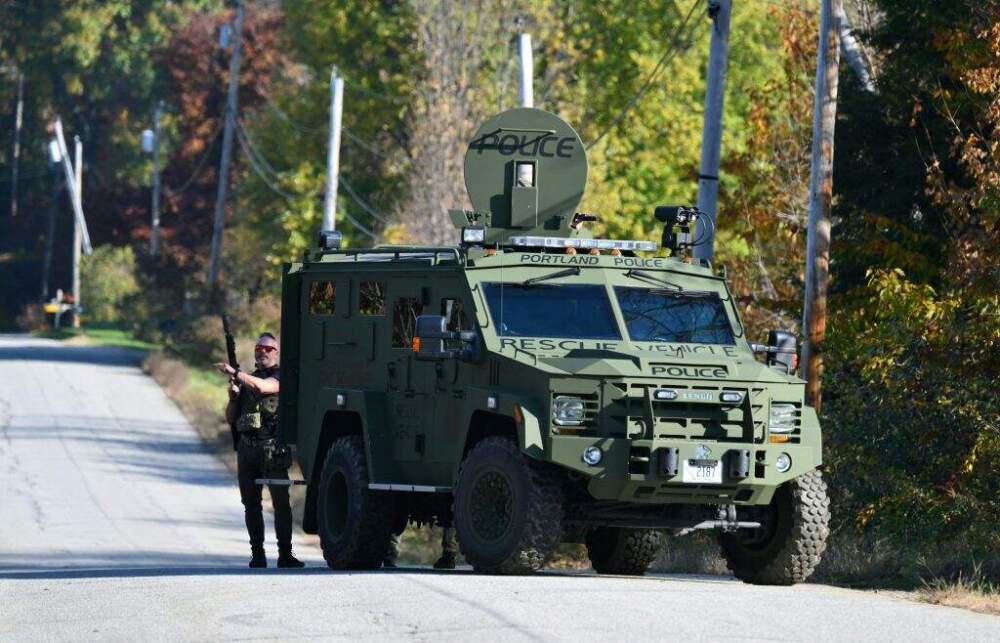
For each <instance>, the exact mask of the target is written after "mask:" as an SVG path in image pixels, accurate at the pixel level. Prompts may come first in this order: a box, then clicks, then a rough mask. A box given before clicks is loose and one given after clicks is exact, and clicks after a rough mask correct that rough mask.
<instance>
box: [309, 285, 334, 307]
mask: <svg viewBox="0 0 1000 643" xmlns="http://www.w3.org/2000/svg"><path fill="white" fill-rule="evenodd" d="M336 294H337V284H335V283H334V282H332V281H314V282H312V285H311V286H310V287H309V312H310V313H312V314H313V315H332V314H333V312H334V308H335V306H334V304H335V302H336Z"/></svg>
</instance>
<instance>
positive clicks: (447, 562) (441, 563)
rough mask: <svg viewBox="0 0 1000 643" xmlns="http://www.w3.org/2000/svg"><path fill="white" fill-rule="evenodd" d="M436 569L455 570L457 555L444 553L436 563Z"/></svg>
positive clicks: (448, 552)
mask: <svg viewBox="0 0 1000 643" xmlns="http://www.w3.org/2000/svg"><path fill="white" fill-rule="evenodd" d="M434 569H455V554H454V553H453V552H450V551H446V552H444V553H442V554H441V558H438V559H437V562H436V563H434Z"/></svg>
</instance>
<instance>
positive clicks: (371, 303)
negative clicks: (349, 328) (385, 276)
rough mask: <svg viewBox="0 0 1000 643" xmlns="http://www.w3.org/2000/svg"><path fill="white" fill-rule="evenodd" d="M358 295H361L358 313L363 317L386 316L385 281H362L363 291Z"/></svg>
mask: <svg viewBox="0 0 1000 643" xmlns="http://www.w3.org/2000/svg"><path fill="white" fill-rule="evenodd" d="M358 294H359V295H360V299H359V301H358V312H360V313H361V314H362V315H384V314H385V282H384V281H362V282H361V290H360V292H359V293H358Z"/></svg>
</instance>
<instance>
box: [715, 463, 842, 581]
mask: <svg viewBox="0 0 1000 643" xmlns="http://www.w3.org/2000/svg"><path fill="white" fill-rule="evenodd" d="M760 518H761V523H762V524H761V527H760V528H758V529H753V530H748V529H741V530H739V531H737V532H736V533H731V534H726V533H723V534H721V535H720V537H719V541H720V544H721V545H722V555H723V556H724V557H725V559H726V564H727V565H728V566H729V569H730V570H732V572H733V574H734V575H735V576H736V578H739V579H740V580H741V581H743V582H745V583H751V584H754V585H794V584H795V583H801V582H802V581H804V580H805V579H807V578H808V577H809V575H810V574H812V572H813V570H814V569H816V566H817V565H819V561H820V559H821V558H822V557H823V552H824V551H825V550H826V539H827V537H828V536H829V535H830V499H829V498H828V497H827V494H826V483H825V482H823V478H822V476H821V474H820V472H819V470H818V469H814V470H812V471H810V472H809V473H806V474H804V475H801V476H799V477H798V478H795V479H794V480H790V481H789V482H786V483H785V484H783V485H781V486H780V487H778V489H777V490H776V491H775V492H774V498H772V499H771V504H770V505H769V506H767V507H766V508H764V510H763V511H762V512H761V515H760Z"/></svg>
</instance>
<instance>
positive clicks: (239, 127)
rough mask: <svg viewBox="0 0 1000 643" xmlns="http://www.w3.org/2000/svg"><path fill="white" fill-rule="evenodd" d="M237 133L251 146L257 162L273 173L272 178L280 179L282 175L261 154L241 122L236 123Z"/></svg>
mask: <svg viewBox="0 0 1000 643" xmlns="http://www.w3.org/2000/svg"><path fill="white" fill-rule="evenodd" d="M236 131H237V134H240V135H242V136H243V140H244V141H245V142H246V145H247V146H249V148H250V150H251V151H252V152H253V154H254V156H255V157H256V159H257V161H258V162H259V163H260V164H261V165H263V166H264V167H265V168H267V170H268V171H269V172H270V173H271V175H272V176H274V177H275V178H280V176H281V175H280V174H278V171H277V170H275V169H274V166H272V165H271V164H270V163H269V162H268V160H267V157H266V156H264V155H263V154H262V153H261V152H260V150H259V149H258V148H257V146H256V145H255V144H254V142H253V139H252V138H250V133H249V132H247V130H246V127H244V126H243V123H242V122H241V121H239V120H237V121H236Z"/></svg>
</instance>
